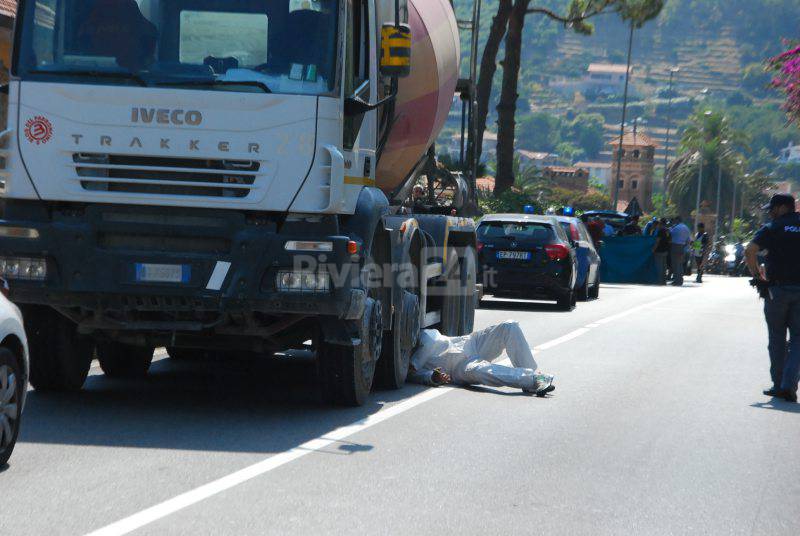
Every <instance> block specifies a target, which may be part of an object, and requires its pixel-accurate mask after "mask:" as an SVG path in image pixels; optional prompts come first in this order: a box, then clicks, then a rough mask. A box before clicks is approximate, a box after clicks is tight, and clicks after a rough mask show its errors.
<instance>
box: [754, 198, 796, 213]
mask: <svg viewBox="0 0 800 536" xmlns="http://www.w3.org/2000/svg"><path fill="white" fill-rule="evenodd" d="M775 207H789V208H791V209H792V210H794V209H795V204H794V197H793V196H791V195H790V194H775V195H773V196H772V199H770V200H769V203H767V204H766V205H764V206H763V207H761V208H762V209H763V210H772V209H773V208H775Z"/></svg>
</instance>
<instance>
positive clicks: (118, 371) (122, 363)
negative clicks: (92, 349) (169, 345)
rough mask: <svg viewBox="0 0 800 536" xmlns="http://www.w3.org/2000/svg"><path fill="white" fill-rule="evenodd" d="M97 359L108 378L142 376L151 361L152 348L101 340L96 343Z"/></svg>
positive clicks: (145, 373)
mask: <svg viewBox="0 0 800 536" xmlns="http://www.w3.org/2000/svg"><path fill="white" fill-rule="evenodd" d="M97 360H98V361H99V362H100V368H101V369H103V372H104V373H105V375H106V376H108V377H109V378H143V377H145V376H147V371H149V370H150V364H151V363H152V362H153V348H150V347H144V346H131V345H129V344H122V343H118V342H102V343H100V344H98V345H97Z"/></svg>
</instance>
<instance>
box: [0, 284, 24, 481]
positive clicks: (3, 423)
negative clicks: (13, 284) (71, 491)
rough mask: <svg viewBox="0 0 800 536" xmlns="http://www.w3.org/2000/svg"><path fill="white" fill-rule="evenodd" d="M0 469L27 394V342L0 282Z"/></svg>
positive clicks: (16, 431)
mask: <svg viewBox="0 0 800 536" xmlns="http://www.w3.org/2000/svg"><path fill="white" fill-rule="evenodd" d="M0 290H2V293H1V294H0V467H2V466H3V465H5V464H6V462H7V461H8V459H9V458H10V457H11V453H12V452H13V450H14V445H16V443H17V436H18V435H19V425H20V418H21V417H22V408H23V406H24V405H25V396H26V394H27V392H28V340H27V338H26V337H25V329H24V327H23V322H22V315H21V314H20V312H19V309H17V306H16V305H14V304H13V303H11V302H10V301H8V299H7V298H6V293H7V292H8V285H7V284H6V282H5V281H3V280H1V279H0Z"/></svg>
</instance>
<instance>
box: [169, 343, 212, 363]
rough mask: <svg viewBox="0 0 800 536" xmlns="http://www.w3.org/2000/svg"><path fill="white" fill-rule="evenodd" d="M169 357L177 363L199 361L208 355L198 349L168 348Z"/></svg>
mask: <svg viewBox="0 0 800 536" xmlns="http://www.w3.org/2000/svg"><path fill="white" fill-rule="evenodd" d="M167 355H169V357H170V359H174V360H175V361H199V360H201V359H203V358H204V357H205V356H206V355H207V352H206V350H200V349H198V348H176V347H174V346H170V347H168V348H167Z"/></svg>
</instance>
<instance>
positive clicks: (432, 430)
mask: <svg viewBox="0 0 800 536" xmlns="http://www.w3.org/2000/svg"><path fill="white" fill-rule="evenodd" d="M485 305H486V307H487V308H485V309H482V310H481V311H479V313H478V322H477V325H478V327H483V326H487V325H490V324H492V323H496V322H499V321H502V320H506V319H509V318H511V319H516V320H518V321H519V322H520V323H521V324H522V325H523V328H524V330H525V332H526V335H527V337H528V339H529V341H530V342H531V343H532V344H533V345H534V346H536V347H537V352H536V356H537V359H538V361H539V363H540V365H541V367H542V368H543V369H545V370H547V371H549V372H552V373H555V374H556V375H557V385H558V390H557V391H556V392H555V393H554V396H552V397H550V398H547V399H537V398H531V397H527V396H521V395H520V393H518V392H514V391H512V390H494V389H469V390H468V389H451V388H447V389H424V388H420V387H416V386H408V387H406V388H405V389H404V390H402V391H399V392H377V393H375V394H374V395H373V397H372V399H371V401H370V403H369V404H368V405H367V406H366V407H364V408H359V409H330V408H328V407H326V406H325V405H323V404H321V403H320V402H319V401H318V399H317V395H316V393H315V389H314V384H313V382H312V381H311V379H310V376H311V373H310V368H309V365H308V364H306V363H295V362H290V363H289V362H287V363H280V364H277V365H276V364H263V363H262V364H252V363H248V362H234V363H225V364H220V363H213V362H201V363H181V362H173V361H172V360H169V359H163V360H161V361H159V362H158V363H156V364H155V365H154V367H153V374H152V375H151V377H150V378H149V379H148V380H147V381H142V382H136V383H125V382H113V381H110V380H106V379H105V378H104V377H103V376H102V375H100V374H99V372H95V373H93V374H94V375H93V376H92V377H91V378H90V379H89V381H88V383H87V388H86V390H85V391H84V392H83V393H80V394H77V395H71V396H53V395H40V394H38V393H36V392H31V393H30V398H29V402H28V407H27V410H26V414H25V419H24V422H23V426H24V428H23V431H22V434H21V437H20V442H19V445H18V447H17V451H16V452H15V454H14V456H13V457H12V459H11V464H10V465H9V466H8V467H7V468H6V469H5V470H3V471H2V472H0V534H3V535H18V534H19V535H22V534H25V535H29V534H31V535H39V534H41V535H48V536H49V535H60V534H65V535H83V534H89V533H94V534H108V535H112V534H115V535H121V534H128V533H133V534H139V535H144V534H147V535H164V534H192V535H204V534H215V535H216V534H239V535H240V534H253V535H264V534H287V533H296V534H337V535H344V534H392V535H395V534H442V533H445V534H456V533H457V534H482V535H483V534H569V535H573V534H578V535H581V534H587V535H593V536H595V535H604V534H615V535H616V534H636V535H639V534H681V535H682V534H726V535H727V534H765V535H771V536H776V535H787V536H797V535H798V534H800V511H798V506H799V505H800V461H799V460H800V405H790V404H788V403H785V402H778V401H772V400H770V399H768V398H766V397H764V396H762V395H761V393H760V391H761V389H762V388H764V387H765V386H766V385H767V380H768V374H767V357H766V350H765V346H766V329H765V327H764V326H763V321H762V317H761V314H760V310H759V309H760V304H759V302H758V299H757V297H756V295H755V293H753V292H752V291H751V290H750V289H749V287H748V286H747V283H746V281H745V280H744V279H727V278H710V279H709V280H708V281H707V283H706V284H705V285H703V286H702V287H699V286H695V285H688V286H687V287H684V288H681V289H677V288H672V287H666V288H659V287H633V286H612V285H606V286H604V287H603V289H602V293H601V299H600V300H599V301H595V302H591V303H588V304H580V305H579V307H578V309H577V310H576V311H574V312H572V313H561V312H557V311H555V310H553V308H552V307H550V306H546V305H537V304H530V303H525V302H491V303H487V304H485Z"/></svg>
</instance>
